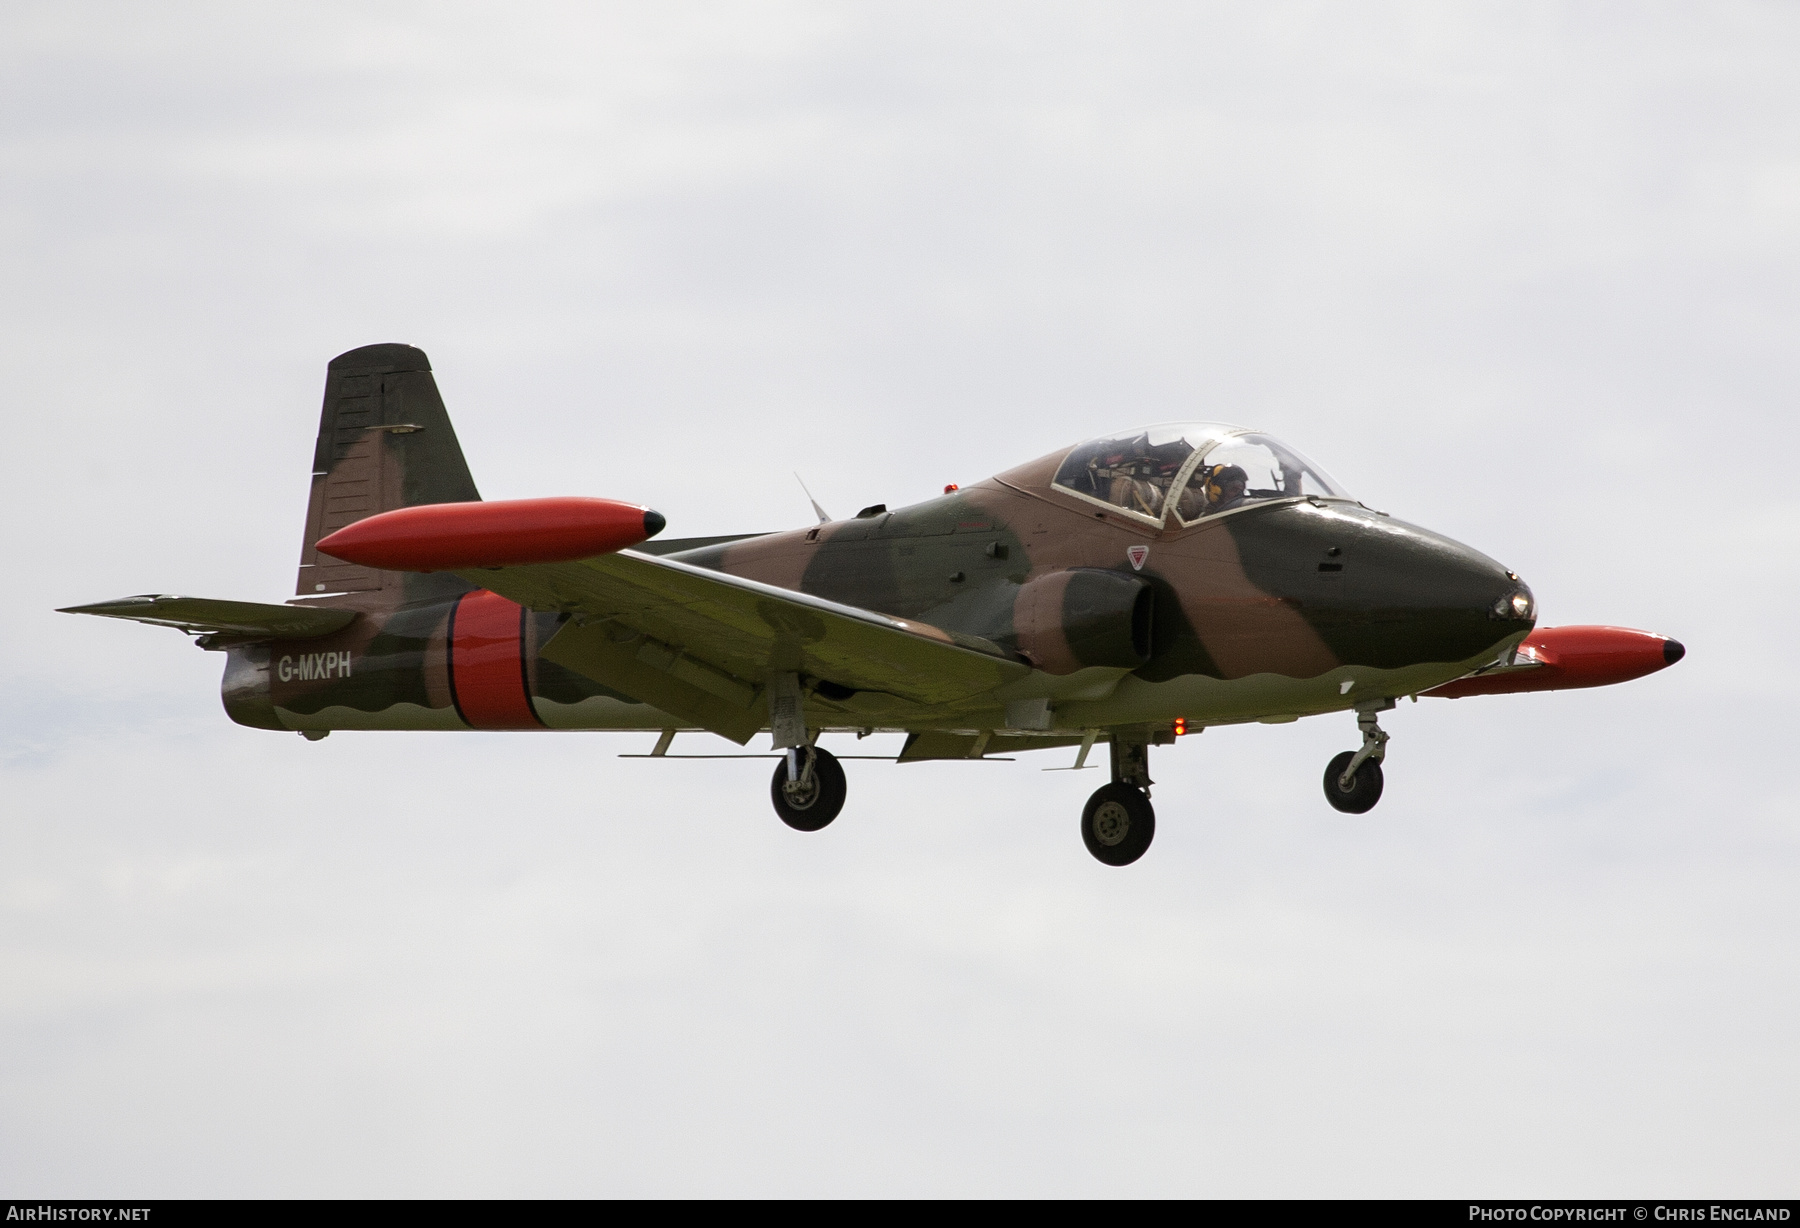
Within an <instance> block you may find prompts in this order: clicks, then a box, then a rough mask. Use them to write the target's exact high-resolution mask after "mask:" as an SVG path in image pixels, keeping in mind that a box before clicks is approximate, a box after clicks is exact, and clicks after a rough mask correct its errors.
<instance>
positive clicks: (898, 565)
mask: <svg viewBox="0 0 1800 1228" xmlns="http://www.w3.org/2000/svg"><path fill="white" fill-rule="evenodd" d="M1201 426H1202V428H1203V429H1202V430H1200V431H1199V434H1198V435H1195V432H1193V431H1190V432H1189V434H1190V436H1194V437H1196V438H1199V437H1200V436H1204V437H1205V438H1204V439H1203V440H1202V444H1203V445H1204V444H1205V441H1206V440H1212V441H1214V442H1217V440H1219V439H1224V438H1228V437H1229V438H1237V437H1238V436H1228V435H1226V434H1223V433H1225V432H1230V431H1234V430H1235V429H1236V428H1227V427H1220V426H1212V425H1208V424H1201ZM1178 431H1179V428H1177V432H1178ZM1168 433H1169V432H1166V431H1165V432H1164V434H1165V435H1167V434H1168ZM1241 434H1242V433H1241V432H1239V435H1240V436H1241ZM1150 439H1151V436H1150V434H1149V433H1148V432H1145V433H1141V437H1140V438H1137V439H1135V440H1133V436H1132V435H1129V434H1128V435H1125V436H1117V437H1114V438H1113V440H1110V441H1108V440H1102V441H1095V442H1094V443H1092V444H1083V445H1078V446H1077V447H1075V448H1073V449H1071V448H1064V449H1062V450H1060V451H1058V452H1055V453H1052V454H1050V455H1048V456H1045V457H1042V458H1040V459H1039V460H1036V461H1033V462H1031V463H1029V464H1025V465H1021V466H1019V467H1018V468H1016V469H1013V470H1010V471H1008V472H1006V473H1003V474H1000V475H998V476H996V477H993V478H990V479H988V480H987V481H985V482H981V483H979V484H976V485H972V486H970V487H967V488H965V489H962V490H955V491H951V492H948V493H946V494H945V495H943V496H942V497H940V498H934V499H930V500H927V501H925V502H923V503H919V504H916V505H914V506H911V507H905V508H900V509H898V510H895V511H889V510H887V509H886V508H885V507H882V506H876V507H872V508H868V509H865V510H864V511H863V512H861V513H859V514H858V515H857V516H856V517H854V518H852V519H849V520H843V521H836V522H830V523H823V524H819V525H816V526H813V527H809V528H805V529H796V530H793V531H789V532H780V533H767V534H751V535H742V536H734V537H723V538H698V539H686V540H674V541H660V542H649V543H645V544H644V545H643V546H641V547H638V548H637V549H636V550H635V551H633V552H626V553H623V554H620V555H617V556H606V557H604V558H602V559H596V560H586V561H584V562H583V563H580V564H567V565H559V567H560V568H561V570H557V569H556V568H547V567H528V568H506V569H501V570H498V571H495V572H492V573H488V572H485V571H480V572H467V573H463V574H460V575H458V574H449V573H437V574H414V573H402V572H392V571H379V570H375V569H371V568H367V567H360V566H357V565H355V564H353V563H346V562H342V561H339V560H337V559H333V558H332V557H330V556H329V555H325V554H322V553H320V552H319V550H318V548H317V543H318V542H319V541H320V540H321V539H322V538H324V537H326V536H328V535H329V534H331V533H332V532H334V531H336V530H337V529H340V528H342V527H344V526H346V525H349V524H352V523H355V522H357V521H359V520H362V519H364V518H366V517H369V516H372V515H375V514H377V513H379V512H384V511H390V510H393V509H396V508H402V507H413V506H418V505H423V504H437V503H457V502H472V501H477V500H479V499H480V495H479V493H478V492H477V490H476V487H475V483H474V480H473V478H472V476H471V475H470V472H469V468H468V466H467V464H466V462H465V461H464V458H463V454H462V450H461V447H460V446H459V445H458V443H457V440H456V435H455V432H454V429H453V428H452V426H451V424H450V419H449V415H448V414H447V413H446V412H445V409H444V404H443V401H442V399H441V397H440V396H439V393H438V389H437V385H436V382H435V379H434V378H433V375H432V372H431V367H430V364H429V362H428V361H427V359H426V356H425V354H424V353H423V351H421V350H418V349H416V348H414V347H411V346H404V345H376V346H366V347H363V348H361V349H357V350H352V351H350V352H349V353H346V354H343V355H340V356H339V357H338V358H336V359H334V360H332V362H331V364H330V367H329V369H328V374H327V381H326V388H325V401H324V407H323V411H322V414H321V419H320V427H319V435H318V441H317V445H316V448H315V452H314V463H313V478H312V490H311V498H310V501H309V505H308V509H307V516H306V532H305V537H304V540H303V544H302V552H301V563H300V570H299V577H298V583H297V594H296V597H295V598H294V600H293V601H291V602H290V603H288V604H287V605H286V606H253V605H249V604H247V603H208V602H205V601H201V600H198V599H191V598H132V599H127V600H126V602H123V603H119V602H114V603H105V604H104V606H90V607H77V609H78V610H80V611H81V612H88V613H99V614H108V615H111V616H116V617H135V618H140V619H141V620H142V621H160V622H163V623H164V624H165V625H175V626H181V627H183V628H184V629H187V630H189V631H192V632H194V633H196V634H197V635H199V637H200V642H201V644H202V645H203V646H204V647H207V648H212V649H220V650H223V651H225V652H226V653H227V654H228V661H229V663H228V666H227V669H226V673H225V680H224V688H223V692H224V702H225V707H226V710H227V712H228V713H229V714H230V716H231V718H232V719H233V720H235V721H237V722H238V723H240V724H244V725H249V726H253V727H256V728H262V729H280V730H290V731H300V732H304V733H307V734H308V735H309V736H318V735H322V734H323V733H325V732H328V731H330V730H335V729H445V730H451V729H458V730H460V729H484V728H485V729H492V728H511V729H610V730H619V729H639V730H663V729H707V730H711V731H713V732H716V733H719V734H722V735H723V736H726V737H728V738H731V739H732V740H734V741H737V742H740V743H742V742H744V741H746V740H748V738H749V737H750V736H752V735H753V734H754V733H755V732H757V731H758V730H759V729H764V728H767V727H768V725H769V717H768V710H769V709H768V703H769V700H768V695H767V687H768V678H769V677H770V676H771V674H772V673H774V672H779V671H790V672H794V673H797V674H798V675H799V676H800V678H801V683H802V687H803V699H802V702H803V704H804V712H805V721H806V724H807V726H808V727H809V728H812V729H853V730H857V731H859V732H861V731H869V730H897V731H904V732H907V733H911V734H915V735H928V736H921V737H915V738H914V740H913V741H912V742H911V743H909V747H908V752H909V753H908V754H907V755H906V756H905V758H907V759H917V758H930V757H963V756H966V755H968V754H969V753H970V752H971V749H973V752H974V754H976V755H980V754H982V753H986V752H991V751H993V750H998V749H1000V748H1002V747H1005V748H1009V749H1029V748H1032V747H1035V746H1053V745H1068V744H1071V743H1072V742H1076V741H1080V740H1082V738H1083V737H1084V735H1085V733H1086V731H1090V730H1099V731H1102V734H1103V735H1104V733H1105V731H1109V730H1114V729H1119V728H1131V729H1136V730H1143V731H1147V733H1148V735H1150V736H1153V737H1154V738H1155V739H1156V740H1163V738H1162V736H1161V735H1163V734H1165V733H1166V731H1167V730H1168V729H1170V728H1172V726H1173V722H1174V721H1175V720H1176V719H1177V718H1182V719H1185V721H1187V722H1188V723H1189V726H1190V727H1191V728H1199V727H1203V726H1205V725H1208V724H1219V723H1233V722H1244V721H1267V722H1280V721H1288V720H1293V719H1296V718H1297V717H1299V716H1302V715H1307V714H1311V713H1320V712H1329V711H1338V710H1344V709H1349V708H1353V707H1367V706H1368V705H1369V704H1371V703H1372V702H1376V701H1382V700H1388V699H1391V698H1393V697H1396V696H1402V695H1416V694H1418V693H1420V692H1422V691H1426V690H1429V689H1430V688H1432V687H1435V686H1438V685H1439V684H1442V683H1445V682H1448V681H1450V680H1453V679H1457V678H1461V677H1464V676H1465V675H1468V674H1469V673H1470V672H1471V671H1473V670H1476V669H1478V668H1480V667H1482V666H1484V665H1488V664H1490V663H1493V662H1495V661H1496V660H1500V659H1502V658H1504V657H1505V655H1506V654H1507V652H1508V651H1509V650H1510V649H1511V648H1512V647H1513V646H1515V645H1517V644H1518V643H1519V642H1520V641H1521V640H1522V639H1523V638H1524V637H1525V636H1526V634H1527V633H1528V632H1529V631H1530V630H1531V628H1532V626H1533V621H1532V608H1531V600H1530V596H1529V592H1528V590H1526V589H1525V588H1524V586H1523V584H1522V583H1521V582H1520V581H1519V579H1518V577H1517V576H1516V575H1514V574H1513V573H1511V572H1509V571H1508V570H1507V569H1506V568H1505V567H1503V566H1501V565H1500V564H1499V563H1496V562H1494V561H1493V560H1492V559H1489V558H1487V557H1486V556H1485V555H1482V554H1480V553H1478V552H1476V551H1474V550H1471V549H1469V548H1468V547H1466V546H1463V545H1460V544H1458V543H1456V542H1454V541H1451V540H1449V539H1448V538H1445V537H1442V536H1440V535H1438V534H1435V533H1431V532H1429V531H1427V530H1424V529H1421V528H1418V527H1416V526H1412V525H1408V524H1405V523H1404V522H1401V521H1399V520H1395V519H1393V518H1391V517H1389V516H1387V515H1385V514H1383V513H1380V512H1375V511H1372V510H1370V509H1368V508H1366V507H1364V506H1363V505H1361V504H1360V503H1357V502H1355V501H1354V500H1351V499H1349V498H1347V497H1343V496H1341V495H1339V494H1336V493H1329V494H1325V495H1320V494H1313V493H1307V494H1304V495H1302V494H1298V493H1292V491H1288V490H1281V491H1277V490H1267V491H1262V492H1260V494H1261V495H1262V496H1264V497H1259V498H1252V499H1248V500H1246V501H1243V502H1242V503H1241V504H1240V505H1237V506H1230V502H1231V501H1230V500H1226V501H1223V502H1221V503H1219V504H1218V505H1217V508H1216V510H1212V511H1210V512H1209V511H1208V510H1207V508H1206V501H1207V499H1206V495H1205V490H1206V486H1205V483H1206V482H1209V481H1211V482H1215V483H1216V482H1217V481H1218V480H1220V479H1219V476H1218V474H1209V470H1208V468H1207V466H1205V465H1204V464H1201V463H1199V462H1200V461H1201V460H1202V459H1203V458H1202V457H1201V455H1200V453H1202V452H1205V451H1206V447H1205V446H1198V447H1188V446H1187V445H1186V444H1184V443H1180V442H1179V440H1178V441H1177V443H1175V444H1169V443H1166V442H1165V443H1162V444H1154V445H1153V444H1150V443H1149V442H1148V441H1149V440H1150ZM1121 440H1124V441H1131V442H1130V444H1129V447H1127V445H1125V444H1120V443H1118V441H1121ZM1107 448H1123V449H1125V451H1129V450H1130V448H1135V449H1136V453H1135V454H1136V455H1138V456H1139V457H1140V459H1141V458H1142V457H1145V456H1148V457H1151V458H1152V460H1155V463H1154V464H1151V463H1148V462H1145V463H1143V464H1139V465H1138V467H1137V468H1136V469H1131V468H1130V466H1129V464H1125V463H1124V462H1119V461H1118V458H1117V457H1115V456H1112V455H1110V454H1108V455H1104V456H1103V455H1102V453H1105V452H1106V449H1107ZM1182 448H1186V449H1187V450H1186V451H1185V452H1183V451H1181V449H1182ZM1084 449H1085V451H1084ZM1096 449H1099V451H1098V452H1097V451H1096ZM1159 449H1160V451H1159ZM1171 449H1173V451H1171ZM1120 455H1124V452H1121V453H1120ZM1283 455H1286V454H1285V453H1284V454H1283ZM1295 455H1297V454H1295ZM1084 456H1087V457H1088V458H1089V459H1088V460H1087V461H1086V462H1085V463H1086V469H1085V470H1083V469H1081V466H1080V465H1078V464H1077V462H1078V461H1080V460H1081V458H1082V457H1084ZM1096 457H1098V458H1099V459H1095V458H1096ZM1157 458H1161V459H1157ZM1102 461H1104V462H1105V464H1102ZM1295 463H1296V464H1298V463H1299V462H1295ZM1308 464H1309V463H1308ZM1106 465H1113V466H1114V467H1113V468H1107V467H1106ZM1184 465H1185V468H1183V466H1184ZM1121 466H1123V467H1121ZM1159 466H1160V469H1159V468H1158V467H1159ZM1072 467H1073V468H1072ZM1225 468H1226V467H1225V466H1217V465H1215V466H1212V469H1214V470H1224V469H1225ZM1127 471H1129V473H1128V475H1127V476H1123V477H1119V476H1109V475H1113V474H1115V473H1126V472H1127ZM1190 471H1191V473H1192V475H1193V476H1192V477H1190V478H1188V479H1187V480H1186V482H1185V484H1183V483H1182V482H1181V481H1180V479H1181V475H1182V474H1185V473H1189V472H1190ZM1238 472H1239V473H1240V474H1241V470H1240V471H1238ZM1296 472H1298V471H1296ZM1071 473H1074V474H1076V476H1075V477H1074V478H1071V477H1069V475H1070V474H1071ZM1059 474H1060V476H1061V478H1062V480H1061V481H1059ZM1094 474H1099V475H1101V476H1100V477H1095V476H1093V475H1094ZM1229 478H1230V473H1229V472H1227V473H1226V479H1227V480H1228V479H1229ZM1321 480H1322V479H1321ZM1296 481H1297V479H1296ZM1072 483H1073V485H1072ZM1081 484H1085V489H1078V488H1077V486H1079V485H1081ZM1327 486H1328V484H1327ZM1237 489H1238V490H1239V491H1241V490H1242V483H1241V482H1240V483H1239V487H1238V488H1237ZM1293 489H1294V490H1296V491H1297V490H1298V489H1299V488H1298V486H1296V487H1294V488H1293ZM1171 491H1175V492H1176V495H1175V497H1173V498H1170V497H1169V495H1170V492H1171ZM1213 493H1214V494H1215V495H1216V494H1218V493H1219V492H1218V487H1217V486H1215V487H1214V488H1213ZM1250 493H1251V494H1253V495H1254V494H1258V493H1259V492H1255V491H1252V492H1250ZM1163 502H1167V503H1168V504H1169V506H1168V508H1167V509H1166V510H1167V515H1166V516H1155V515H1153V514H1152V510H1153V505H1155V506H1160V504H1161V503H1163ZM634 557H635V559H636V561H635V562H634V561H633V559H634ZM657 559H660V560H663V561H664V562H663V564H662V565H660V566H658V565H655V564H653V563H652V561H651V560H657ZM670 564H686V565H688V566H687V567H686V568H684V569H676V568H672V567H671V566H670ZM708 573H711V574H715V575H719V576H729V577H737V578H739V579H740V580H743V581H753V582H757V585H758V586H759V587H758V588H757V589H756V591H751V590H749V589H734V590H732V594H734V595H725V596H722V595H721V594H720V593H718V592H714V591H712V590H711V589H709V588H708V584H709V582H708V581H706V580H705V575H706V574H708ZM760 586H767V589H768V590H780V591H781V592H783V593H787V594H796V595H805V597H806V598H810V599H815V602H814V605H813V606H806V605H797V604H794V601H789V600H784V599H782V598H781V597H780V596H779V594H776V593H773V592H767V591H764V590H763V589H762V588H761V587H760ZM714 587H716V586H714ZM758 593H761V596H758ZM494 594H498V596H495V595H494ZM1521 598H1522V599H1521ZM794 600H795V601H798V600H799V598H795V599H794ZM133 602H136V603H139V604H138V605H135V606H134V605H132V604H131V603H133ZM170 602H181V603H184V604H182V605H181V606H180V607H179V608H178V609H177V608H176V607H173V606H170V605H168V603H170ZM144 603H150V604H149V605H146V604H144ZM157 603H161V605H157ZM496 603H498V604H496ZM151 606H156V609H157V610H161V611H162V616H161V617H157V616H155V615H156V611H155V610H152V609H151V608H150V607H151ZM227 606H230V607H233V608H234V609H235V611H236V613H235V615H233V613H232V610H228V609H227V608H226V607H227ZM701 607H705V608H707V609H709V610H711V611H712V612H711V613H709V614H707V615H706V616H705V617H704V618H701V617H699V616H695V618H694V619H690V620H689V621H687V622H684V621H683V618H684V617H685V615H684V614H683V612H684V611H689V612H691V611H692V610H694V609H698V608H701ZM134 610H135V611H136V612H135V613H134V612H133V611H134ZM284 610H285V611H289V612H290V614H289V616H288V617H289V620H290V621H288V622H286V623H284V622H283V616H282V614H281V611H284ZM171 611H172V612H171ZM246 611H250V612H249V613H246ZM255 611H261V612H262V613H261V614H260V615H258V614H256V613H255ZM302 611H306V612H309V613H312V614H316V615H325V614H326V613H327V612H328V611H329V612H333V614H332V615H331V616H330V617H329V619H328V625H327V624H326V623H313V624H307V625H305V626H302V627H295V626H294V625H293V624H292V622H291V618H292V617H293V616H295V615H299V614H300V613H301V612H302ZM858 611H866V612H873V613H874V614H876V615H882V616H886V618H885V619H878V620H874V621H872V622H871V621H869V620H866V619H865V620H864V622H865V623H867V624H868V625H866V626H865V625H862V624H860V623H859V622H858V620H857V618H856V617H855V615H856V613H857V612H858ZM259 617H260V618H261V619H262V621H261V622H258V621H257V620H258V618H259ZM234 618H235V621H234ZM709 620H710V621H709ZM734 620H735V621H734ZM821 620H823V621H821ZM876 623H880V624H881V625H880V626H877V625H876ZM896 629H898V630H899V631H900V632H904V634H898V635H897V634H896ZM734 637H735V638H734ZM909 643H916V644H917V645H918V648H917V650H916V651H914V650H913V649H909V648H908V647H907V645H908V644H909ZM932 654H936V655H932ZM509 688H510V690H509ZM940 752H941V755H940Z"/></svg>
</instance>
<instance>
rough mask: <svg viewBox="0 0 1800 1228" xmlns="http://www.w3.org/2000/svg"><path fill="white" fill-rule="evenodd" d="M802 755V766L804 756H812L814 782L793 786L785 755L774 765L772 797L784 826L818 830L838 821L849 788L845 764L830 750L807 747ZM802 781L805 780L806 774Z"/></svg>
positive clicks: (771, 787)
mask: <svg viewBox="0 0 1800 1228" xmlns="http://www.w3.org/2000/svg"><path fill="white" fill-rule="evenodd" d="M800 754H801V756H802V766H803V767H804V764H805V759H804V757H805V756H807V755H811V756H812V761H813V766H812V779H811V780H810V781H809V782H808V783H806V784H805V785H804V786H803V785H802V784H801V783H800V782H799V781H795V782H792V783H790V782H789V780H788V778H787V759H786V757H785V756H784V757H783V758H782V760H781V762H779V763H777V764H776V765H775V779H774V780H772V781H770V782H769V796H770V797H771V798H772V799H773V800H774V802H775V813H776V814H778V815H780V816H781V821H782V822H783V823H786V824H787V825H788V826H789V827H791V828H793V829H794V830H795V831H818V830H819V829H820V828H821V827H823V826H825V825H826V824H827V823H829V822H831V820H833V819H835V818H837V816H838V811H840V810H842V809H843V808H844V795H845V794H846V793H847V792H848V791H849V786H848V785H847V784H846V783H845V781H844V768H843V765H842V764H840V763H839V762H838V761H837V756H835V755H833V754H832V753H831V752H830V751H826V750H820V749H819V748H818V747H816V746H804V747H801V748H800ZM800 780H801V781H805V780H806V773H805V772H804V771H802V772H801V774H800Z"/></svg>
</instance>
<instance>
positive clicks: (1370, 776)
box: [1325, 750, 1381, 814]
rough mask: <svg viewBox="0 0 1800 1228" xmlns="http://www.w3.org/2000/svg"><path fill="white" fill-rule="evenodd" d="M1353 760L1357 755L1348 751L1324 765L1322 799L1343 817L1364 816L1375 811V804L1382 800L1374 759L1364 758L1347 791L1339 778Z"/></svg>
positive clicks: (1379, 767) (1379, 777)
mask: <svg viewBox="0 0 1800 1228" xmlns="http://www.w3.org/2000/svg"><path fill="white" fill-rule="evenodd" d="M1354 758H1356V752H1355V751H1353V750H1347V751H1344V752H1343V753H1342V754H1340V755H1337V756H1335V757H1334V758H1333V759H1332V761H1331V762H1330V763H1329V764H1327V765H1326V768H1325V800H1326V801H1328V802H1330V803H1331V804H1332V806H1333V807H1334V808H1336V809H1338V810H1341V811H1343V812H1344V813H1345V814H1364V813H1366V812H1368V811H1370V810H1373V809H1375V803H1376V802H1378V801H1380V800H1381V765H1380V764H1379V763H1377V762H1375V760H1373V759H1364V760H1363V765H1362V766H1361V767H1359V768H1357V769H1356V775H1354V776H1352V777H1351V778H1350V787H1349V788H1348V789H1346V788H1345V787H1344V786H1343V784H1342V783H1341V782H1340V781H1339V779H1338V778H1339V777H1340V776H1342V775H1343V774H1344V769H1345V768H1347V767H1349V766H1350V761H1351V760H1352V759H1354Z"/></svg>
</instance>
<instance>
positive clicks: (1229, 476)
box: [1206, 465, 1250, 503]
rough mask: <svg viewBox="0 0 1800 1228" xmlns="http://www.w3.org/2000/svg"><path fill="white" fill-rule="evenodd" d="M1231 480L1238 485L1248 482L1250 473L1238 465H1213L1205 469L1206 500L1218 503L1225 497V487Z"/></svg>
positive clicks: (1247, 483)
mask: <svg viewBox="0 0 1800 1228" xmlns="http://www.w3.org/2000/svg"><path fill="white" fill-rule="evenodd" d="M1233 482H1236V483H1238V484H1239V485H1240V486H1248V485H1249V484H1250V475H1249V474H1247V473H1245V472H1244V470H1243V468H1242V467H1241V466H1238V465H1214V466H1213V467H1212V468H1211V469H1209V470H1207V471H1206V501H1207V502H1208V503H1218V502H1220V501H1221V500H1223V499H1224V498H1225V488H1226V487H1227V486H1229V485H1231V484H1232V483H1233Z"/></svg>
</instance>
